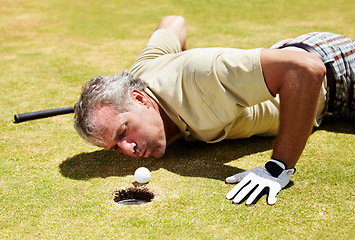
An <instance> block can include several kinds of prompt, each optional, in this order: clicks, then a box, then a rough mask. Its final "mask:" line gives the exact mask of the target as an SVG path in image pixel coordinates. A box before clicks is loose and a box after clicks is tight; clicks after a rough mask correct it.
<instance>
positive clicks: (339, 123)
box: [315, 117, 355, 134]
mask: <svg viewBox="0 0 355 240" xmlns="http://www.w3.org/2000/svg"><path fill="white" fill-rule="evenodd" d="M316 130H325V131H327V132H336V133H347V134H355V119H350V118H330V117H329V118H325V119H324V120H323V122H322V124H321V125H320V127H319V128H316V129H315V131H316Z"/></svg>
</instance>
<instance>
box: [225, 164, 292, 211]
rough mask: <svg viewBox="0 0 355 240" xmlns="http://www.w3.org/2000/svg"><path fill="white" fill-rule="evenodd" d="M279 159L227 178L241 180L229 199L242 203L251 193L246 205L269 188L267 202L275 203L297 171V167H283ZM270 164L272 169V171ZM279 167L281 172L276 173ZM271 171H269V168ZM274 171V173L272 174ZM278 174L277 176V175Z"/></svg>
mask: <svg viewBox="0 0 355 240" xmlns="http://www.w3.org/2000/svg"><path fill="white" fill-rule="evenodd" d="M276 161H277V160H274V159H272V160H270V161H269V162H268V164H266V167H258V168H254V169H251V170H248V171H245V172H242V173H238V174H236V175H233V176H231V177H228V178H226V182H227V183H237V182H239V183H238V184H237V185H236V186H235V187H234V188H233V189H232V190H231V191H230V192H229V193H228V194H227V199H229V200H233V203H238V204H239V203H242V202H243V201H244V200H245V199H246V198H247V197H248V196H249V194H250V196H249V198H248V200H247V201H246V205H253V204H255V203H256V202H257V201H258V200H259V198H260V197H261V196H262V195H263V194H264V191H267V190H268V197H267V203H268V204H269V205H273V204H275V202H276V200H277V198H276V195H277V194H278V193H279V192H280V191H281V189H283V188H284V187H286V185H287V184H288V183H289V181H290V177H291V175H292V174H293V173H294V172H295V169H294V168H292V169H287V170H285V167H283V168H281V164H280V162H279V161H277V162H278V163H277V165H278V166H277V165H275V163H276ZM270 165H272V167H271V171H270ZM277 168H281V169H279V170H278V171H276V172H278V173H279V174H275V171H272V170H275V169H277ZM267 169H268V170H269V171H268V170H267ZM270 172H272V173H273V175H274V176H275V177H274V176H273V175H271V174H270ZM276 175H277V176H276Z"/></svg>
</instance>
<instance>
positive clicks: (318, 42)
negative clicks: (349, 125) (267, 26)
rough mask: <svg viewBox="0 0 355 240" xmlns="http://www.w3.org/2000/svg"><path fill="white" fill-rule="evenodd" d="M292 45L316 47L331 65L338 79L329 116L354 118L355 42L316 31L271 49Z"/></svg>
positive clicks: (278, 44) (336, 35)
mask: <svg viewBox="0 0 355 240" xmlns="http://www.w3.org/2000/svg"><path fill="white" fill-rule="evenodd" d="M293 43H303V44H307V45H308V46H311V47H313V48H314V49H315V50H316V51H317V52H318V53H319V55H320V56H321V57H322V61H323V63H324V64H326V65H327V66H330V67H331V69H332V71H333V74H334V79H335V84H336V91H335V99H334V101H333V104H332V106H328V111H329V109H332V110H331V111H330V114H331V115H333V116H336V117H350V118H355V41H354V40H353V39H351V38H347V37H344V36H341V35H338V34H334V33H327V32H314V33H307V34H304V35H301V36H299V37H297V38H294V39H286V40H282V41H280V42H278V43H276V44H274V45H273V46H272V47H271V48H280V47H282V46H284V45H288V44H293Z"/></svg>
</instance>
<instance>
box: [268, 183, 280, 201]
mask: <svg viewBox="0 0 355 240" xmlns="http://www.w3.org/2000/svg"><path fill="white" fill-rule="evenodd" d="M280 191H281V187H280V186H273V187H270V189H269V194H268V197H267V204H269V205H274V204H275V203H276V200H277V197H276V195H277V194H278V193H279V192H280Z"/></svg>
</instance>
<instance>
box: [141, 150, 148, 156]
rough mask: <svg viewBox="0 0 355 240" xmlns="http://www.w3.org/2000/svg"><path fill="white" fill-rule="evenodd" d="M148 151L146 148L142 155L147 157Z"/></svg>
mask: <svg viewBox="0 0 355 240" xmlns="http://www.w3.org/2000/svg"><path fill="white" fill-rule="evenodd" d="M147 152H148V150H147V149H145V150H144V151H143V154H142V155H141V156H140V157H142V158H146V157H147Z"/></svg>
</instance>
